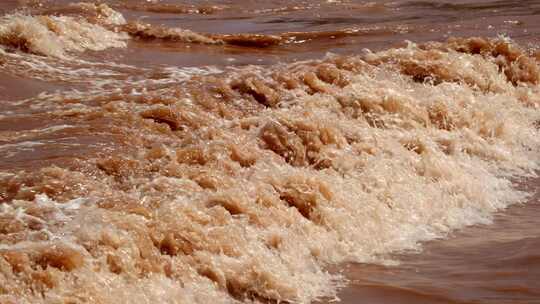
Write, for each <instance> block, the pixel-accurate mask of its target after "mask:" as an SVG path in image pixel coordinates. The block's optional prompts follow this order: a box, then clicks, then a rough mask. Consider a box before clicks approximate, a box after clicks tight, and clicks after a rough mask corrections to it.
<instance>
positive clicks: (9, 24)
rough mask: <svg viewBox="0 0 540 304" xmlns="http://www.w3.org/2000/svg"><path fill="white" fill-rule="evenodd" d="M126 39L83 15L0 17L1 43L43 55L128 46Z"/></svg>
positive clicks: (125, 36)
mask: <svg viewBox="0 0 540 304" xmlns="http://www.w3.org/2000/svg"><path fill="white" fill-rule="evenodd" d="M127 39H128V37H127V35H125V34H122V33H116V32H114V31H111V30H108V29H106V28H104V27H103V26H100V25H97V24H92V23H89V22H88V21H86V20H85V19H84V18H75V17H67V16H29V15H24V14H20V13H16V14H11V15H5V16H3V17H2V18H0V44H2V45H4V46H8V47H14V48H17V49H21V50H23V51H26V52H30V53H34V54H40V55H44V56H51V57H57V58H66V57H68V56H69V53H73V52H82V51H85V50H92V51H102V50H105V49H108V48H121V47H126V40H127Z"/></svg>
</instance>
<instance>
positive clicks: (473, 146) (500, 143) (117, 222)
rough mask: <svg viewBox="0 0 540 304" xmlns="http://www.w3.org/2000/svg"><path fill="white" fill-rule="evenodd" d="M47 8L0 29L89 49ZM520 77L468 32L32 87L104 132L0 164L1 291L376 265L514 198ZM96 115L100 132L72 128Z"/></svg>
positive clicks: (224, 281) (198, 283)
mask: <svg viewBox="0 0 540 304" xmlns="http://www.w3.org/2000/svg"><path fill="white" fill-rule="evenodd" d="M58 18H62V19H58ZM58 20H62V22H64V23H65V22H67V23H65V24H71V22H75V21H74V20H71V19H68V18H67V17H47V18H45V19H43V20H42V18H41V17H28V16H21V15H12V16H8V17H6V18H4V21H3V23H2V24H3V27H2V29H3V31H4V32H6V31H7V30H6V29H9V30H8V32H10V31H11V32H16V28H17V26H16V24H27V25H29V26H31V28H32V27H37V28H42V31H45V30H46V31H48V32H51V33H48V32H47V33H48V34H43V35H44V36H36V37H38V38H39V37H49V38H50V37H53V38H51V39H60V40H62V39H64V40H65V41H64V40H62V42H61V45H63V46H64V47H62V48H60V49H58V50H57V51H51V50H49V49H46V48H43V47H38V45H39V44H40V43H41V42H40V43H37V42H36V41H38V40H35V39H38V38H35V37H34V38H25V39H26V40H27V41H28V42H25V43H26V44H25V45H26V47H27V48H28V49H29V50H30V51H32V52H35V53H42V54H48V55H51V56H64V53H63V52H64V51H67V50H78V49H77V48H78V46H74V45H78V44H80V43H81V41H87V40H86V39H89V41H90V43H89V44H88V45H89V46H88V45H87V46H85V47H86V48H92V47H93V48H99V47H102V46H103V45H102V44H100V46H98V45H97V44H93V42H92V39H91V38H88V37H89V36H87V35H86V34H85V33H86V32H85V30H75V32H74V33H76V34H74V35H69V37H71V38H69V39H68V38H60V37H62V36H61V35H55V34H52V30H50V29H49V26H50V25H48V24H49V22H52V24H53V25H54V24H57V23H58ZM64 26H65V25H64ZM77 26H83V27H85V29H90V28H92V29H96V30H101V31H102V29H103V28H99V29H98V28H94V26H93V25H90V24H87V23H85V22H80V21H77ZM62 28H64V27H62ZM51 35H52V36H51ZM88 35H90V34H88ZM107 35H110V37H112V38H111V40H110V41H115V42H110V43H111V44H110V45H117V43H124V42H123V41H124V40H123V38H122V36H118V35H120V34H116V33H113V32H107ZM3 37H4V36H3ZM73 37H75V38H73ZM90 37H91V36H90ZM106 37H109V36H106ZM49 38H39V39H42V40H39V41H45V40H46V39H49ZM4 39H5V38H4ZM43 39H45V40H43ZM77 39H79V40H77ZM81 39H82V40H81ZM75 41H78V42H75ZM100 41H101V40H100ZM105 41H109V40H107V39H105ZM100 43H103V41H101V42H100ZM105 43H107V42H105ZM71 45H73V46H71ZM83 45H84V44H83ZM18 46H20V45H18ZM79 47H80V46H79ZM169 77H171V79H173V80H174V77H175V76H174V74H171V75H170V76H169ZM538 80H539V67H538V62H537V61H536V59H535V58H534V57H531V56H529V54H528V53H527V52H526V51H524V50H522V49H521V48H520V47H518V46H516V45H514V44H512V43H511V42H510V41H508V40H506V39H496V40H487V39H481V38H473V39H454V40H451V41H449V42H447V43H430V44H425V45H415V44H412V43H411V44H410V45H409V46H407V47H405V48H399V49H389V50H386V51H382V52H377V53H372V52H367V53H365V54H363V55H357V56H348V57H343V56H330V57H328V58H326V59H324V60H320V61H306V62H299V63H295V64H290V65H277V66H273V67H266V68H264V69H263V68H257V67H245V68H240V69H236V70H229V71H227V72H224V73H214V74H212V75H196V76H193V77H191V78H189V79H187V80H185V81H183V82H182V84H181V85H178V84H177V83H174V84H170V85H169V84H168V83H167V82H163V83H161V85H160V86H156V87H145V89H144V94H142V93H141V91H136V90H132V89H125V90H122V89H114V90H112V89H111V90H110V91H107V90H102V91H101V92H99V94H96V93H92V92H90V93H84V94H83V93H81V94H79V95H77V94H75V93H72V94H71V95H65V94H62V93H55V94H49V95H41V96H39V97H36V98H34V99H32V100H31V101H27V102H32V104H34V105H42V106H43V107H42V111H44V112H46V113H47V115H52V116H53V117H55V118H56V119H66V120H69V121H70V122H71V125H75V124H78V125H80V126H83V127H82V128H81V130H80V131H78V132H83V133H81V134H86V133H84V132H87V133H88V134H87V135H89V136H97V135H99V134H103V133H102V132H105V131H104V130H105V129H107V132H110V133H104V134H109V135H107V136H108V137H107V138H110V139H111V140H115V145H114V147H113V148H109V150H106V151H103V152H102V154H98V157H95V158H91V160H90V161H88V162H83V163H79V164H77V166H73V167H71V168H69V169H68V168H59V167H47V168H43V169H41V170H40V171H39V172H30V171H28V172H10V173H2V175H0V195H1V196H0V200H2V201H3V202H4V203H3V204H1V205H0V223H1V225H0V227H1V228H0V240H1V243H2V245H1V246H0V285H1V286H2V289H1V294H2V295H0V299H2V300H6V301H7V300H10V299H11V300H15V299H17V301H18V302H21V303H41V302H43V303H45V302H51V301H57V302H69V301H83V302H89V301H91V302H101V303H113V302H115V303H133V302H137V303H155V302H168V303H210V302H212V303H235V302H239V301H255V302H258V301H265V300H271V301H277V302H280V301H286V302H291V303H296V302H309V301H311V300H314V299H316V298H318V297H321V296H332V295H333V294H334V292H335V290H336V288H337V287H338V286H339V285H340V284H341V283H342V281H341V278H340V276H339V275H335V274H331V273H329V272H327V271H326V270H325V269H327V268H326V267H327V266H329V265H331V264H336V263H341V262H344V261H361V262H384V256H385V255H386V254H388V253H390V252H394V251H400V250H405V249H413V248H417V247H418V242H421V241H425V240H429V239H433V238H436V237H441V236H444V235H445V234H446V233H448V232H449V231H452V230H453V229H457V228H461V227H464V226H466V225H471V224H475V223H483V222H488V221H489V220H490V216H491V214H492V213H493V212H494V211H496V210H498V209H501V208H505V207H506V206H508V205H509V204H510V203H515V202H517V201H519V200H520V199H522V198H523V197H524V194H523V193H519V192H517V191H515V190H514V189H512V186H511V183H510V182H509V181H508V179H507V178H506V177H508V176H510V175H513V174H527V173H528V172H530V170H532V169H534V168H536V164H537V161H538V159H537V151H538V148H539V147H540V140H539V138H540V137H539V134H538V125H539V123H538V122H539V119H540V115H539V113H538V107H539V106H540V87H539V85H538ZM35 111H39V108H36V110H35ZM34 115H38V113H34ZM94 121H98V122H99V126H100V128H101V129H100V128H97V127H95V128H94V129H92V128H87V127H86V126H87V125H91V124H92V123H93V122H94ZM53 131H56V129H54V130H53ZM53 131H50V132H53ZM99 132H101V133H99ZM99 136H102V135H99Z"/></svg>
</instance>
